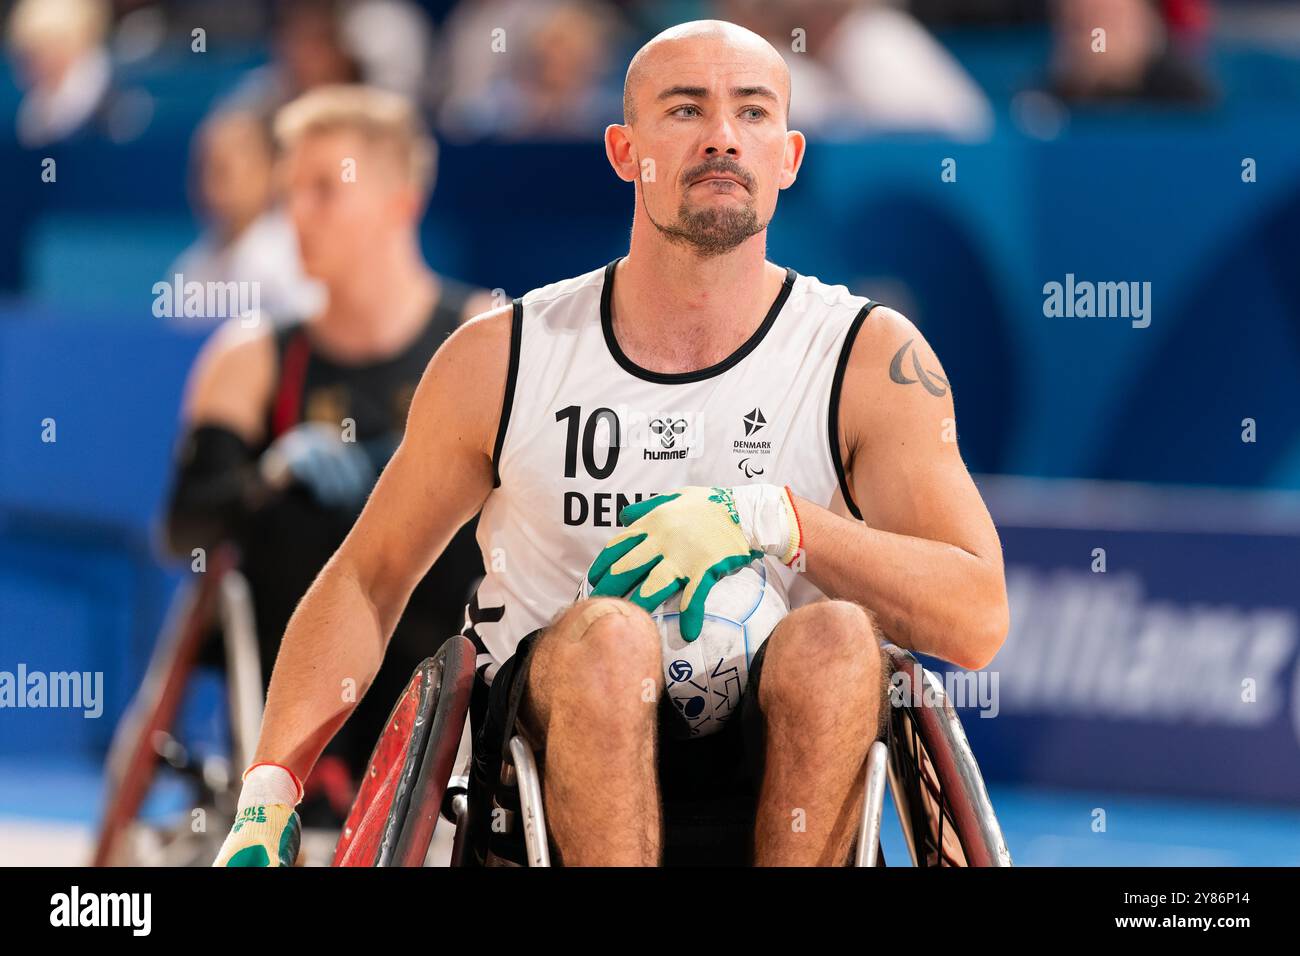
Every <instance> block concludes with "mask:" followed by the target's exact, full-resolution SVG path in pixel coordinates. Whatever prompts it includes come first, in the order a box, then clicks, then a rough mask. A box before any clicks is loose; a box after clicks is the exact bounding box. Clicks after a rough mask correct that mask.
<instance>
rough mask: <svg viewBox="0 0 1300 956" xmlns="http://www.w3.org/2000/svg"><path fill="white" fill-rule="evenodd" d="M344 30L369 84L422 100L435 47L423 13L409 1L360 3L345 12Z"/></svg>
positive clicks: (374, 0) (342, 28) (368, 1)
mask: <svg viewBox="0 0 1300 956" xmlns="http://www.w3.org/2000/svg"><path fill="white" fill-rule="evenodd" d="M341 30H342V33H343V37H344V42H345V43H346V44H347V46H348V48H349V49H350V50H351V51H352V53H353V55H354V56H355V57H356V59H357V61H358V62H359V63H360V64H361V72H362V74H363V75H364V77H365V81H366V83H367V84H369V85H370V86H378V87H381V88H382V89H386V90H392V91H393V92H394V93H401V94H403V95H405V96H409V97H411V98H412V99H418V98H419V97H420V96H421V94H422V93H423V92H424V89H425V87H426V86H427V85H428V72H429V61H430V58H431V56H432V46H433V30H432V27H431V26H430V25H429V19H428V16H427V15H426V14H425V12H424V11H423V10H421V9H420V8H419V7H417V6H416V5H415V4H413V3H408V2H406V0H360V2H355V3H351V4H349V5H348V6H347V7H346V8H345V9H344V11H343V17H342V24H341Z"/></svg>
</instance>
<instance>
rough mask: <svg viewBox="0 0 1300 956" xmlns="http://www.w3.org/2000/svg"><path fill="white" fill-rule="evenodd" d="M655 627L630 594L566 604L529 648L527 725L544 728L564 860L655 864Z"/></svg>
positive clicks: (534, 731)
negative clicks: (530, 652)
mask: <svg viewBox="0 0 1300 956" xmlns="http://www.w3.org/2000/svg"><path fill="white" fill-rule="evenodd" d="M662 691H663V667H662V665H661V663H660V650H659V631H658V629H657V628H656V627H655V624H654V622H653V621H651V619H650V616H649V615H648V614H646V613H645V611H643V610H641V609H640V608H638V607H637V606H636V605H634V604H631V603H630V602H628V601H623V600H618V599H615V598H594V599H590V600H587V601H581V602H579V603H577V604H575V605H574V606H573V607H571V608H569V609H568V610H566V611H565V612H564V613H563V614H562V615H561V616H560V618H559V620H557V621H556V622H555V623H554V624H552V625H551V626H550V627H548V628H547V629H546V631H545V632H544V633H543V634H542V636H541V637H540V638H539V639H538V642H537V645H536V647H534V649H533V657H532V663H531V664H530V665H529V673H528V685H527V688H526V690H525V694H524V700H523V720H524V726H525V728H526V730H527V732H528V734H529V736H530V737H540V741H537V742H539V743H541V742H544V743H542V746H544V748H545V753H544V756H543V757H542V762H543V772H542V787H543V791H544V800H545V806H546V823H547V827H548V829H549V830H550V835H551V840H552V842H553V843H554V845H555V848H556V850H557V852H558V856H559V857H560V859H561V860H562V861H563V863H564V865H566V866H657V865H658V864H659V857H660V847H661V843H662V837H661V832H660V831H661V818H662V812H661V808H660V800H659V778H658V770H657V763H656V744H657V736H658V703H659V696H660V694H661V693H662Z"/></svg>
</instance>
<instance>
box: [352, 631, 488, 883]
mask: <svg viewBox="0 0 1300 956" xmlns="http://www.w3.org/2000/svg"><path fill="white" fill-rule="evenodd" d="M474 656H475V651H474V645H473V644H472V643H471V642H470V641H469V640H468V639H467V638H465V637H461V636H459V635H457V636H456V637H453V638H451V639H450V640H448V641H447V642H446V643H444V644H443V645H442V647H441V648H439V649H438V652H437V653H436V654H435V655H434V656H433V657H431V658H429V659H428V660H426V661H424V662H423V663H422V664H421V665H420V666H419V667H417V668H416V669H415V673H414V674H412V675H411V680H410V683H409V684H408V685H407V688H406V690H405V691H404V692H403V693H402V696H401V697H399V698H398V700H397V703H396V705H395V706H394V707H393V711H392V713H391V714H390V715H389V718H388V723H387V724H386V725H385V727H384V731H383V733H381V734H380V737H379V740H378V742H377V743H376V744H375V749H374V752H373V753H372V754H371V756H370V762H369V764H368V765H367V767H366V775H365V778H364V779H363V780H362V782H361V788H360V790H359V791H358V793H357V797H356V800H355V801H354V802H353V804H352V810H351V812H350V813H349V814H348V819H347V822H346V823H345V824H344V825H343V832H342V834H341V835H340V837H339V842H338V845H337V847H336V848H335V851H334V861H333V865H334V866H422V865H423V864H424V858H425V854H427V853H428V850H429V841H430V840H431V839H432V838H433V829H434V826H435V825H436V824H437V822H438V815H439V811H440V809H441V806H442V798H443V793H444V791H445V790H446V788H447V781H448V779H449V778H450V777H451V773H452V765H453V763H454V762H455V759H456V751H457V748H458V747H459V746H460V739H461V733H462V732H463V730H464V726H465V716H466V714H467V713H468V712H469V699H470V693H471V691H472V690H473V686H474Z"/></svg>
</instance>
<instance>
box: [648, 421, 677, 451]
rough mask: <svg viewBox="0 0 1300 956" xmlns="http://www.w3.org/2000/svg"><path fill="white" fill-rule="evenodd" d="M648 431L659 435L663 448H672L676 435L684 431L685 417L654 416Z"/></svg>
mask: <svg viewBox="0 0 1300 956" xmlns="http://www.w3.org/2000/svg"><path fill="white" fill-rule="evenodd" d="M650 431H651V432H653V433H654V434H656V435H658V436H659V442H660V444H662V445H663V446H664V447H665V448H672V447H673V444H674V442H676V441H677V436H678V435H681V434H684V433H685V432H686V419H684V418H677V419H672V418H656V419H655V420H654V421H652V422H651V423H650Z"/></svg>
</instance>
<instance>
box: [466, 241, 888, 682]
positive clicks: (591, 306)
mask: <svg viewBox="0 0 1300 956" xmlns="http://www.w3.org/2000/svg"><path fill="white" fill-rule="evenodd" d="M616 264H617V262H614V263H610V265H608V266H606V267H605V268H603V269H597V270H595V271H594V272H590V273H588V274H586V275H583V276H578V277H577V278H574V279H567V280H565V281H563V282H557V283H554V284H553V285H548V286H546V287H544V288H541V289H535V290H534V291H532V292H529V293H528V294H527V295H525V296H524V297H523V298H522V299H517V300H515V303H514V316H513V324H512V328H511V337H510V365H509V376H508V379H507V383H506V391H505V402H504V406H503V408H502V413H501V421H500V424H499V426H498V431H497V436H496V445H495V451H494V454H493V463H494V465H493V468H494V472H495V474H494V487H493V489H492V491H491V492H490V493H489V495H488V498H487V501H486V502H485V504H484V506H483V510H482V512H481V514H480V515H479V523H478V542H479V546H480V547H481V548H482V551H483V566H484V568H485V570H486V575H485V577H484V578H483V580H482V582H481V583H480V584H479V587H478V589H477V591H476V592H475V594H474V597H473V599H472V600H471V603H470V605H469V606H468V607H467V608H466V612H465V616H466V621H465V630H464V633H465V635H466V636H468V637H469V638H470V639H471V640H473V641H474V643H475V645H476V646H477V648H478V650H479V664H480V666H482V665H483V664H484V663H487V662H489V661H491V662H493V663H495V664H497V665H500V664H501V663H503V662H504V661H505V660H506V659H507V658H509V657H510V655H511V654H513V653H514V649H515V645H517V644H518V643H519V640H520V639H521V638H522V637H524V636H525V635H526V634H528V633H529V632H531V631H533V630H535V629H537V628H541V627H544V626H545V625H547V624H548V623H550V622H551V620H552V618H553V617H554V616H555V614H556V613H557V612H558V611H560V610H562V609H563V608H564V607H566V606H567V605H569V604H571V603H572V602H573V600H574V597H575V595H576V594H577V591H578V587H579V585H580V584H581V581H582V578H583V576H584V575H585V574H586V572H587V569H588V568H589V567H590V566H591V563H592V561H593V560H594V559H595V557H596V555H597V554H598V553H599V552H600V550H601V548H603V547H604V546H605V544H606V543H607V542H608V541H609V539H610V538H611V537H613V536H614V535H615V534H617V533H618V531H619V527H620V526H619V524H618V513H619V510H620V509H621V508H622V507H624V506H625V505H627V504H629V503H631V502H634V501H639V500H641V499H643V498H648V497H650V496H652V495H655V494H661V493H665V492H671V491H672V490H674V489H676V488H680V487H683V486H685V485H718V486H724V487H731V486H735V485H743V484H752V483H757V482H762V483H766V484H775V485H789V486H790V489H791V491H793V492H794V493H795V494H796V495H798V496H800V497H803V498H806V499H808V500H810V501H813V502H816V503H817V504H819V505H822V506H824V507H826V508H829V509H830V510H832V511H834V512H836V513H838V514H842V515H851V516H853V517H855V518H860V517H861V514H860V512H859V511H858V509H857V507H856V505H855V504H854V502H853V499H852V495H851V493H850V491H849V489H848V486H847V483H846V481H845V477H844V470H843V467H842V463H841V461H840V455H839V443H838V439H837V435H838V433H839V427H838V418H839V410H838V407H839V392H840V384H841V381H842V379H843V376H844V368H845V364H846V362H847V360H848V354H849V351H850V349H851V347H852V343H853V339H854V336H855V335H856V334H857V330H858V328H859V327H860V326H861V324H862V322H863V321H864V320H865V319H866V317H867V314H868V313H869V312H870V311H871V309H872V308H873V307H874V306H875V304H876V303H874V302H872V301H871V300H869V299H865V298H862V297H860V296H855V295H851V294H850V293H849V291H848V290H847V289H845V288H844V287H843V286H828V285H824V284H823V283H821V282H819V281H818V280H817V279H814V278H812V277H810V276H801V275H798V274H797V273H795V272H794V271H793V270H787V272H786V278H785V283H784V285H783V286H782V288H781V292H780V294H779V295H778V296H777V298H776V301H775V302H774V303H773V304H772V307H771V309H770V310H769V311H768V314H767V316H766V317H765V318H764V320H763V323H762V325H760V326H759V328H758V329H757V330H756V331H755V332H754V334H753V335H752V336H751V337H750V338H749V339H748V340H747V341H746V342H745V343H744V344H743V345H741V346H740V347H739V348H738V349H737V350H736V351H735V352H733V353H732V354H731V355H730V356H729V357H728V358H726V359H725V360H723V361H722V362H720V363H718V364H717V365H714V366H711V367H709V368H706V369H702V370H700V371H695V372H684V373H663V372H653V371H648V370H646V369H643V368H641V367H640V366H638V365H636V364H635V363H634V362H633V361H632V360H631V359H629V358H628V357H627V356H626V355H624V354H623V352H622V350H621V349H620V348H619V345H618V342H617V341H616V340H615V338H614V334H613V327H612V324H611V321H610V302H611V294H612V289H613V282H614V267H615V265H616ZM765 560H766V561H767V565H768V580H769V581H772V582H775V583H776V586H777V587H778V589H779V591H780V593H781V596H782V597H783V598H784V599H785V600H786V602H787V605H788V606H789V607H791V608H794V607H798V606H800V605H802V604H806V603H808V602H810V601H813V600H817V599H818V598H820V597H822V594H821V592H820V591H818V590H817V588H816V587H814V586H813V585H812V584H811V583H810V582H809V581H808V580H807V579H806V577H804V576H803V575H801V574H799V573H797V572H796V571H794V570H791V569H790V568H787V567H785V566H784V565H782V564H781V563H780V562H778V561H777V560H775V559H773V558H768V559H765Z"/></svg>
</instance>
